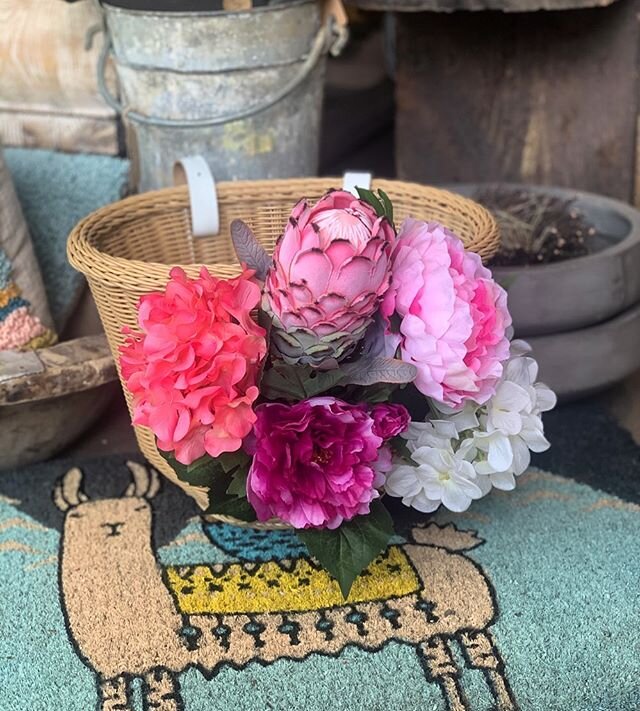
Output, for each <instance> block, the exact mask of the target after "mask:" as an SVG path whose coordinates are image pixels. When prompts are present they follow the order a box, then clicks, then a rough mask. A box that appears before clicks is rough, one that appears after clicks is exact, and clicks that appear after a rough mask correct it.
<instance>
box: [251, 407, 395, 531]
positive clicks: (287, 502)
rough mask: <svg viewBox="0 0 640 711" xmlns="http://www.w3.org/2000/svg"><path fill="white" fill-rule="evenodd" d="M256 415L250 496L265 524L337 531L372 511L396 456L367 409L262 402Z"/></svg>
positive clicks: (252, 447)
mask: <svg viewBox="0 0 640 711" xmlns="http://www.w3.org/2000/svg"><path fill="white" fill-rule="evenodd" d="M256 415H257V416H258V419H257V421H256V424H255V425H254V437H253V438H252V446H251V447H250V449H251V450H252V451H251V454H253V463H252V465H251V469H250V470H249V477H248V479H247V496H248V498H249V502H250V503H251V505H252V506H253V508H254V509H255V511H256V513H257V515H258V518H259V519H260V520H261V521H266V520H268V519H270V518H272V517H278V518H280V519H282V520H283V521H286V522H287V523H290V524H291V525H292V526H293V527H294V528H337V527H338V526H339V525H340V524H341V523H342V522H343V521H349V520H350V519H352V518H353V517H354V516H358V515H360V514H367V513H369V505H370V503H371V502H372V501H373V500H374V499H376V498H378V496H379V494H378V491H377V490H376V487H377V486H382V484H383V483H384V473H385V472H386V471H388V470H389V469H390V466H389V464H390V461H387V460H390V456H388V455H390V453H389V452H388V451H386V448H385V447H384V440H383V438H382V437H381V436H380V435H378V434H376V433H375V432H374V428H375V420H374V419H373V418H372V417H371V416H370V415H369V414H368V413H367V410H366V408H365V407H364V406H361V405H350V404H349V403H346V402H343V401H342V400H337V399H336V398H333V397H315V398H310V399H309V400H303V401H302V402H299V403H296V404H295V405H281V404H277V403H269V404H264V405H259V406H258V407H257V408H256ZM380 455H381V462H380V466H378V457H379V456H380Z"/></svg>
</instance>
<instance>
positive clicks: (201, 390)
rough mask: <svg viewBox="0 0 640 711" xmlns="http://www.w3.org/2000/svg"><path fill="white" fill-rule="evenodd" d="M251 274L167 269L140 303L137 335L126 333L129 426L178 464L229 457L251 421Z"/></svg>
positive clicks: (255, 299) (255, 345) (257, 335)
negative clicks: (159, 287) (162, 285)
mask: <svg viewBox="0 0 640 711" xmlns="http://www.w3.org/2000/svg"><path fill="white" fill-rule="evenodd" d="M251 276H252V272H244V274H242V275H240V276H239V277H236V278H235V279H229V280H224V279H217V278H215V277H213V276H211V274H209V272H208V271H207V270H206V269H205V268H204V267H203V269H202V271H201V272H200V276H199V277H198V278H197V279H190V278H189V277H187V275H186V274H185V273H184V271H183V270H182V269H179V268H175V269H172V270H171V278H170V280H169V283H168V284H167V287H166V289H165V291H164V292H155V293H152V294H147V295H145V296H143V297H142V298H141V299H140V304H139V307H138V323H139V326H140V330H141V332H138V333H132V332H129V333H128V337H127V339H126V342H125V344H124V346H122V348H121V349H120V367H121V370H122V376H123V378H124V379H125V382H126V384H127V388H128V389H129V391H130V392H131V393H132V395H133V403H134V416H133V422H134V424H137V425H143V426H145V427H149V428H150V429H151V430H152V431H153V433H154V434H155V435H156V438H157V444H158V447H159V449H161V450H163V451H166V452H174V455H175V457H176V459H177V460H178V461H179V462H181V463H182V464H190V463H191V462H193V461H194V460H196V459H198V458H199V457H201V456H203V455H204V454H205V453H207V454H209V455H210V456H212V457H217V456H220V454H222V453H223V452H234V451H236V450H237V449H239V448H240V446H241V445H242V440H243V439H244V437H246V436H247V434H249V432H250V431H251V427H252V425H253V423H254V422H255V419H256V416H255V413H254V412H253V409H252V404H253V403H254V402H255V400H256V399H257V397H258V394H259V392H258V388H257V387H256V381H257V376H258V369H259V367H260V364H261V361H262V360H263V358H264V356H265V354H266V342H265V337H264V336H265V331H264V329H263V328H261V327H260V326H258V325H257V324H256V323H255V321H253V319H252V318H251V310H252V309H255V308H256V307H257V306H258V303H259V301H260V288H259V287H258V285H257V284H255V283H254V282H252V281H251Z"/></svg>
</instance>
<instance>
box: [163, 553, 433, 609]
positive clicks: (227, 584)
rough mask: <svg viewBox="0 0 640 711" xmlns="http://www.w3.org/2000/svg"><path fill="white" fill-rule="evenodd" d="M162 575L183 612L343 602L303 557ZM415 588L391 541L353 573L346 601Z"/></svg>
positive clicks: (306, 606)
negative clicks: (373, 558)
mask: <svg viewBox="0 0 640 711" xmlns="http://www.w3.org/2000/svg"><path fill="white" fill-rule="evenodd" d="M166 576H167V582H168V585H169V588H170V589H171V591H172V593H173V596H174V599H175V600H176V603H177V606H178V609H179V610H180V612H181V613H183V614H186V615H206V614H216V613H218V614H223V613H231V614H243V613H244V614H251V613H262V612H304V611H306V610H320V609H323V608H327V607H333V606H335V605H344V604H345V602H344V600H343V598H342V593H341V592H340V588H339V587H338V583H337V582H336V581H335V580H334V579H333V578H332V577H331V576H330V575H329V574H328V573H327V572H326V571H325V570H322V569H321V568H318V567H317V566H316V565H315V564H314V563H313V562H312V561H310V560H308V559H306V558H299V559H296V560H291V561H286V560H285V561H269V562H266V563H255V564H253V565H251V564H244V565H243V564H241V563H230V564H224V565H215V566H212V565H196V566H190V567H184V566H171V567H168V568H167V569H166ZM420 588H421V585H420V581H419V580H418V576H417V575H416V572H415V570H414V568H413V566H412V565H411V563H410V562H409V560H408V558H407V556H406V554H405V553H404V551H403V550H402V549H401V548H399V547H398V546H390V547H389V548H387V550H386V551H385V552H384V553H383V554H382V555H380V556H378V558H376V559H375V560H374V561H373V562H372V563H371V565H369V567H368V568H367V569H366V570H365V571H363V573H362V574H361V575H360V577H358V578H357V580H356V581H355V583H354V584H353V587H352V588H351V592H350V594H349V598H348V602H352V603H358V602H370V601H373V600H385V599H389V598H395V597H402V596H404V595H409V594H411V593H414V592H418V591H419V590H420Z"/></svg>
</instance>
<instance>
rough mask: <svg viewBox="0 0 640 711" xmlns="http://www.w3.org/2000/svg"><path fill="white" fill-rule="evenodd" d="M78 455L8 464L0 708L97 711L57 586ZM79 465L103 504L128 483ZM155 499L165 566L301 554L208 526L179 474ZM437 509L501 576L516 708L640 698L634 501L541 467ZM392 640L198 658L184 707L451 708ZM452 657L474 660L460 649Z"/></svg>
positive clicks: (290, 541)
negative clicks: (373, 648)
mask: <svg viewBox="0 0 640 711" xmlns="http://www.w3.org/2000/svg"><path fill="white" fill-rule="evenodd" d="M73 464H78V463H77V462H71V461H57V462H53V463H50V464H44V465H37V466H34V467H31V468H29V469H28V470H23V471H20V472H5V473H1V474H0V600H2V615H1V616H0V659H1V660H2V663H1V664H0V709H1V710H2V711H22V710H24V711H27V710H29V711H50V710H51V709H56V710H57V711H88V710H90V709H95V708H98V706H97V703H98V702H97V686H96V678H95V675H94V673H93V671H92V670H91V669H90V668H89V667H88V666H87V665H86V664H85V663H83V661H82V659H81V657H80V656H79V653H78V652H77V651H76V649H75V648H74V645H73V643H72V640H71V639H70V634H69V632H68V631H67V628H66V627H65V619H64V615H63V603H62V601H61V597H60V591H59V585H58V559H59V547H60V538H61V526H62V518H63V517H62V514H61V513H60V512H59V511H57V509H56V508H55V506H54V504H53V503H52V499H51V494H52V491H53V488H54V484H55V481H56V479H57V478H58V477H59V476H60V475H62V474H63V473H64V472H65V471H67V469H68V468H70V467H71V465H73ZM80 466H81V468H82V469H83V470H84V472H85V491H86V492H87V494H88V495H89V496H90V497H91V498H94V499H98V498H101V497H104V496H114V495H117V494H118V492H122V491H123V490H124V487H125V486H126V483H127V481H128V472H127V470H126V468H125V467H124V462H123V459H122V458H119V457H113V458H109V459H101V460H95V461H92V462H86V463H80ZM607 474H611V475H615V473H614V472H608V473H607ZM153 508H154V512H155V523H154V544H155V548H156V551H157V557H158V560H159V563H160V564H161V565H162V566H167V565H181V566H184V565H189V564H194V563H217V562H224V561H229V560H237V559H239V560H250V561H260V560H264V559H266V558H268V557H269V556H270V555H271V556H272V557H275V558H279V557H281V556H283V555H284V556H292V555H293V556H296V555H298V554H299V550H298V548H297V546H298V544H297V542H296V541H295V539H294V538H293V537H292V535H291V534H289V533H277V534H257V535H256V534H251V533H238V530H237V529H233V528H230V527H228V526H219V525H216V526H211V525H208V524H204V525H203V524H202V522H201V521H200V519H199V517H198V516H197V512H196V511H195V508H194V506H193V504H192V503H191V501H190V500H189V499H188V498H187V497H186V496H184V495H183V494H182V493H181V491H180V490H179V489H177V488H176V487H173V486H170V485H164V486H163V489H162V491H161V493H160V494H159V495H158V496H157V497H156V498H155V499H154V500H153ZM432 520H435V521H436V522H438V523H439V524H441V525H444V524H446V523H447V522H450V521H453V522H454V523H455V526H456V527H457V528H458V529H460V530H474V531H477V532H478V535H479V536H480V537H481V538H482V539H484V543H483V544H481V545H480V546H479V547H477V548H475V549H474V550H471V551H469V552H468V553H466V555H467V556H468V557H469V558H471V559H472V560H474V561H475V562H476V563H477V564H478V565H479V566H480V567H481V568H482V570H483V571H484V573H485V575H486V576H487V577H488V579H489V580H490V581H491V583H492V585H493V588H494V591H495V598H496V602H497V609H498V615H497V619H496V621H495V624H494V625H493V626H492V629H491V631H492V634H493V636H494V638H495V642H496V646H497V648H498V650H499V652H500V654H501V655H502V658H503V659H504V662H505V669H506V676H507V679H508V682H509V684H510V685H511V689H512V691H513V695H514V697H515V699H516V701H517V704H518V707H519V708H520V709H522V710H523V711H525V710H527V711H529V710H531V711H614V710H615V711H621V710H622V711H632V710H634V709H638V707H639V706H638V703H639V702H638V698H639V696H638V692H639V690H640V682H639V680H638V670H639V663H640V625H638V610H639V609H640V586H639V585H638V572H639V568H638V561H639V560H640V535H638V534H639V533H640V506H639V505H638V504H637V503H634V502H631V501H625V500H623V499H620V498H618V497H615V496H613V495H611V494H608V493H604V492H602V491H600V490H598V489H595V488H592V487H590V486H587V485H585V484H581V483H577V482H575V481H572V480H570V479H566V478H562V477H559V476H557V475H553V474H548V473H544V472H540V471H533V472H532V473H530V474H527V475H525V476H524V477H522V478H521V480H520V481H519V486H518V488H517V489H516V491H515V492H513V493H510V494H501V493H497V494H495V495H492V496H489V497H487V498H486V499H484V500H482V501H480V502H477V503H476V504H474V505H473V507H472V509H471V510H470V511H469V512H468V513H466V514H462V515H453V514H447V513H445V514H438V515H437V516H436V517H435V518H432ZM414 523H415V521H404V522H403V521H400V522H399V529H400V530H401V531H403V532H404V533H406V532H407V531H408V530H409V528H410V527H411V526H412V525H413V524H414ZM470 602H472V601H470ZM91 614H99V613H98V611H92V612H91ZM140 614H141V615H144V614H145V611H144V607H143V606H142V607H141V610H140ZM391 637H392V635H390V641H389V642H388V644H386V645H385V646H384V648H383V649H382V650H380V651H377V652H367V651H364V650H363V649H360V648H358V646H357V644H354V645H352V646H349V647H348V648H346V649H345V650H344V651H343V652H342V653H341V654H340V655H339V656H337V657H332V656H325V655H323V654H321V653H318V654H312V655H311V656H310V657H309V658H308V659H306V660H305V661H302V662H300V661H289V660H287V659H281V660H279V661H276V662H274V663H272V664H269V665H263V664H261V663H257V662H253V663H249V664H248V665H247V666H246V667H244V668H241V669H234V668H232V667H229V666H227V667H224V668H222V669H221V670H220V671H219V672H218V673H217V674H215V675H214V676H213V678H211V679H207V678H206V677H205V675H204V674H203V673H202V672H201V671H200V670H198V669H196V668H190V669H187V670H185V671H183V672H181V673H180V674H179V682H180V687H181V696H182V698H183V700H184V706H183V707H182V708H184V709H187V710H189V711H205V710H206V711H227V710H228V709H229V708H234V709H237V711H256V709H272V710H275V711H325V710H326V709H335V710H336V711H342V710H344V711H371V710H379V711H383V710H385V711H386V710H393V711H414V710H418V709H420V710H422V709H430V710H431V709H432V710H433V711H445V709H446V706H445V702H444V699H443V695H442V693H441V691H440V689H439V687H438V685H437V684H435V683H433V682H431V681H428V680H427V678H426V677H425V673H424V671H423V669H422V667H421V665H420V663H419V661H418V657H417V655H416V652H415V650H414V649H413V648H412V647H410V646H407V645H404V644H400V643H397V642H394V641H393V640H392V639H391ZM456 657H457V662H458V663H459V664H460V665H461V666H464V659H463V658H462V656H461V655H460V654H459V653H458V652H456ZM461 684H462V686H463V688H464V691H465V693H466V695H467V698H468V703H469V709H472V711H489V710H490V709H492V708H493V705H492V703H493V702H492V699H491V695H490V693H489V687H488V685H487V683H486V680H485V678H484V676H483V674H482V673H481V672H480V671H478V670H471V669H468V668H465V669H464V671H463V673H462V678H461ZM142 695H143V691H142V686H141V684H140V681H139V680H135V681H134V683H133V696H132V699H133V700H132V707H131V708H132V709H135V710H136V711H141V710H142V708H143V706H142V703H143V702H142Z"/></svg>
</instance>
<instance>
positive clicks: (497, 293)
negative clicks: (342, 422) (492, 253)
mask: <svg viewBox="0 0 640 711" xmlns="http://www.w3.org/2000/svg"><path fill="white" fill-rule="evenodd" d="M392 260H393V264H392V274H393V283H392V287H391V288H390V289H389V291H388V292H387V295H386V297H385V299H384V302H383V304H382V308H381V311H382V313H383V315H384V316H385V317H387V318H390V317H391V316H392V314H393V313H394V312H395V313H396V314H398V315H399V316H400V318H401V321H400V328H399V333H394V334H390V335H389V336H388V339H389V343H390V345H391V348H392V350H395V348H396V347H397V346H400V349H401V356H402V359H403V360H406V361H408V362H410V363H413V364H414V365H415V366H416V367H417V368H418V377H417V378H416V380H415V385H416V387H417V388H418V389H419V390H420V391H421V392H422V393H424V394H425V395H428V396H429V397H432V398H434V399H435V400H437V401H438V402H441V403H444V404H445V405H449V406H451V407H459V406H461V405H462V404H463V403H464V402H465V401H466V400H473V401H475V402H477V403H479V404H482V403H485V402H486V401H487V400H488V399H489V398H490V397H491V396H492V395H493V393H494V392H495V386H496V382H497V381H498V379H499V378H500V376H501V375H502V364H503V362H504V361H505V360H506V359H507V358H508V356H509V340H508V338H507V335H506V331H507V329H508V327H509V326H510V325H511V316H510V315H509V311H508V309H507V294H506V292H505V291H504V289H502V287H500V286H498V284H496V282H495V281H494V280H493V278H492V277H491V272H490V271H489V270H488V269H487V268H486V267H484V266H483V265H482V262H481V260H480V257H479V256H478V255H477V254H474V253H472V252H467V251H466V250H465V249H464V246H463V244H462V242H461V241H460V239H459V238H458V237H456V236H455V235H454V234H453V233H452V232H450V231H449V230H448V229H447V228H446V227H442V226H441V225H439V224H437V223H426V222H421V221H419V220H413V219H407V220H406V221H405V222H404V224H403V226H402V229H401V230H400V234H399V235H398V241H397V243H396V247H395V249H394V252H393V257H392Z"/></svg>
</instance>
